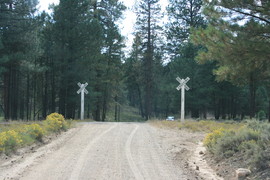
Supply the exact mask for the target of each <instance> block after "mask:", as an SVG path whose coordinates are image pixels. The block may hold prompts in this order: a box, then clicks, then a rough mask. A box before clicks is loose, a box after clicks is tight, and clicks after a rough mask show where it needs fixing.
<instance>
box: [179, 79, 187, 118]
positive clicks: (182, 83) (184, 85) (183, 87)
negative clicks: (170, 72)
mask: <svg viewBox="0 0 270 180" xmlns="http://www.w3.org/2000/svg"><path fill="white" fill-rule="evenodd" d="M176 80H177V81H178V82H179V83H180V84H179V85H178V86H177V88H176V89H177V90H178V91H179V90H180V89H181V121H184V119H185V90H187V91H188V90H189V87H188V86H187V82H188V81H189V80H190V78H189V77H187V78H186V79H181V78H179V77H177V78H176Z"/></svg>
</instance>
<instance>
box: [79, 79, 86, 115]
mask: <svg viewBox="0 0 270 180" xmlns="http://www.w3.org/2000/svg"><path fill="white" fill-rule="evenodd" d="M87 85H88V83H85V84H81V83H78V86H79V87H80V89H79V90H78V91H77V93H78V94H80V93H81V120H83V119H84V93H85V94H88V91H87V90H86V89H85V87H86V86H87Z"/></svg>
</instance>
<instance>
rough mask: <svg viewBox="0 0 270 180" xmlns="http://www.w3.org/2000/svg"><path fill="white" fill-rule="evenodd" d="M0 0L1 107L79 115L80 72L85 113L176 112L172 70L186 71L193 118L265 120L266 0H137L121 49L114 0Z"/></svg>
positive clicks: (8, 111)
mask: <svg viewBox="0 0 270 180" xmlns="http://www.w3.org/2000/svg"><path fill="white" fill-rule="evenodd" d="M37 7H38V1H37V0H1V1H0V94H1V96H0V116H2V117H3V119H4V120H18V119H20V120H38V119H45V117H46V115H47V114H50V113H52V112H59V113H61V114H63V115H64V116H65V117H66V118H68V119H69V118H72V119H74V118H78V117H79V111H80V109H79V108H80V98H79V95H77V93H76V91H77V90H78V88H79V87H78V86H77V83H78V82H81V83H84V82H88V84H89V85H88V87H87V89H88V91H89V94H88V95H87V96H86V97H85V98H86V101H85V102H86V105H85V107H86V117H87V118H93V119H94V120H97V121H106V120H108V114H110V113H112V112H113V114H114V119H115V120H119V119H120V115H121V112H124V111H125V108H127V107H134V108H136V109H138V112H139V114H140V116H141V117H143V118H144V119H150V118H164V117H166V116H168V115H171V114H173V115H177V114H179V110H180V92H178V91H177V90H176V87H177V85H178V83H177V81H176V80H175V78H176V77H178V76H179V77H180V78H186V77H190V78H191V80H190V81H189V84H188V85H189V87H190V88H191V89H190V91H188V92H187V93H186V114H187V116H189V117H191V118H196V119H197V118H201V119H206V118H207V117H208V118H209V117H210V118H215V119H235V120H240V119H244V118H247V117H249V118H255V117H256V118H259V119H267V118H268V119H269V120H270V113H269V112H270V53H269V52H270V26H269V25H270V2H269V1H266V0H260V1H257V0H256V1H255V0H250V1H241V0H240V1H239V0H226V1H225V0H224V1H223V0H221V1H217V0H212V1H208V0H204V1H203V0H169V3H168V6H167V8H166V15H167V16H168V22H167V23H166V24H165V25H162V24H161V23H160V21H161V20H162V17H163V14H162V13H161V7H160V4H159V3H158V0H140V1H138V2H137V4H136V8H134V12H135V14H136V17H137V19H136V24H135V26H134V32H133V34H134V40H133V44H132V48H131V51H130V52H129V54H125V53H124V47H125V44H124V43H125V41H124V39H125V38H124V37H123V35H121V33H120V30H119V26H118V24H117V22H118V21H119V20H120V19H121V18H122V15H123V13H124V12H125V10H126V7H125V6H124V5H123V3H122V2H120V1H117V0H98V1H88V0H77V1H73V0H60V2H59V5H55V6H53V7H52V13H51V14H48V13H46V12H38V11H37Z"/></svg>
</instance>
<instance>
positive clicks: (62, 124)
mask: <svg viewBox="0 0 270 180" xmlns="http://www.w3.org/2000/svg"><path fill="white" fill-rule="evenodd" d="M45 124H46V127H47V129H48V130H49V131H53V132H58V131H61V130H66V129H67V122H66V121H65V118H64V116H63V115H61V114H58V113H52V114H50V115H48V116H47V117H46V120H45Z"/></svg>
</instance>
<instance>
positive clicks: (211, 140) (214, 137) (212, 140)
mask: <svg viewBox="0 0 270 180" xmlns="http://www.w3.org/2000/svg"><path fill="white" fill-rule="evenodd" d="M224 133H225V130H224V129H223V128H220V129H217V130H214V131H213V132H212V133H208V134H207V135H206V137H205V138H204V141H203V144H204V145H205V146H206V147H207V148H208V149H209V150H210V151H211V150H212V148H213V146H214V145H215V144H216V143H217V141H218V139H219V138H221V137H222V136H223V135H224Z"/></svg>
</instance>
